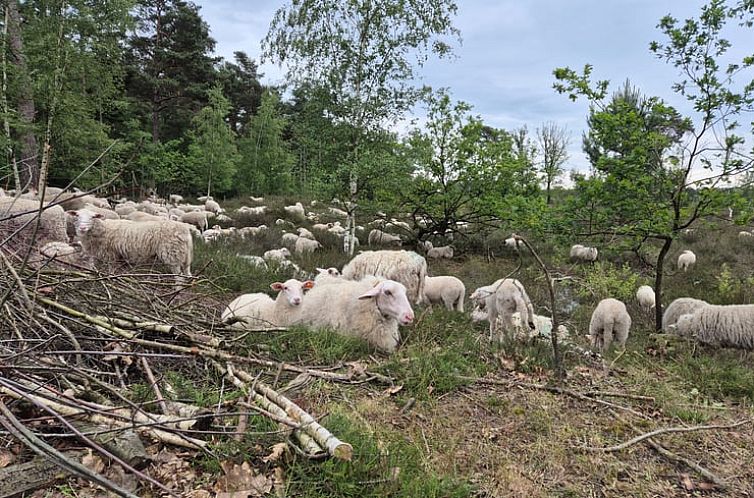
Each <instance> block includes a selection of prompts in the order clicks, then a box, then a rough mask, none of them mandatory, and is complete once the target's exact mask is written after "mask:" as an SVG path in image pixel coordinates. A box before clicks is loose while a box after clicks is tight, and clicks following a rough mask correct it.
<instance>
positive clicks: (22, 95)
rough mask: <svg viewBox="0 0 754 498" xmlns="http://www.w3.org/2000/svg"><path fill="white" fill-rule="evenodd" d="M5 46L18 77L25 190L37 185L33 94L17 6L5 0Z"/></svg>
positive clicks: (13, 0) (12, 0)
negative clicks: (6, 19)
mask: <svg viewBox="0 0 754 498" xmlns="http://www.w3.org/2000/svg"><path fill="white" fill-rule="evenodd" d="M7 7H8V45H9V47H10V55H11V61H12V63H13V65H15V66H16V69H17V72H18V75H19V85H18V117H19V120H20V121H21V126H20V129H19V130H18V132H19V135H20V141H21V157H20V159H21V161H20V162H21V165H22V166H21V171H20V172H19V176H20V180H21V185H22V186H23V187H25V188H28V187H31V186H36V185H37V183H38V182H39V161H38V160H37V153H38V150H37V137H36V136H35V135H34V129H33V125H34V117H35V115H36V109H35V107H34V90H33V85H32V82H31V78H30V76H29V71H28V68H27V64H26V55H25V54H24V43H23V40H22V38H21V14H20V13H19V11H18V2H17V1H16V0H8V2H7Z"/></svg>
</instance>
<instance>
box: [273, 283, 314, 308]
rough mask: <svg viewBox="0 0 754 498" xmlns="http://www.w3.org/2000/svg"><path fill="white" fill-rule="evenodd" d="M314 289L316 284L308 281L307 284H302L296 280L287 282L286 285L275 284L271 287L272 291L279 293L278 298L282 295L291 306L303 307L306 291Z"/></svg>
mask: <svg viewBox="0 0 754 498" xmlns="http://www.w3.org/2000/svg"><path fill="white" fill-rule="evenodd" d="M312 287H314V282H312V281H311V280H307V281H306V282H300V281H298V280H296V279H295V278H292V279H290V280H286V281H285V282H284V283H282V284H281V283H280V282H275V283H274V284H271V285H270V288H271V289H272V290H276V291H278V292H279V294H278V297H280V295H281V294H282V295H283V297H285V299H287V300H288V304H289V305H291V306H294V307H296V306H301V303H302V302H303V301H304V291H305V290H309V289H311V288H312Z"/></svg>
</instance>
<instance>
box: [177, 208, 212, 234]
mask: <svg viewBox="0 0 754 498" xmlns="http://www.w3.org/2000/svg"><path fill="white" fill-rule="evenodd" d="M179 220H180V221H181V222H182V223H188V224H189V225H193V226H195V227H196V228H198V229H199V231H201V232H203V231H205V230H206V229H207V227H208V226H209V221H207V213H206V212H205V211H192V212H190V213H185V214H184V215H183V216H181V217H180V218H179Z"/></svg>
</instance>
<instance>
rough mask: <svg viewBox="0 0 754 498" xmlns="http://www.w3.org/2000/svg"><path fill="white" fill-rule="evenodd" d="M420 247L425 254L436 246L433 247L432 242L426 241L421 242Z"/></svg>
mask: <svg viewBox="0 0 754 498" xmlns="http://www.w3.org/2000/svg"><path fill="white" fill-rule="evenodd" d="M419 247H420V248H421V249H423V250H424V252H427V251H429V250H430V249H432V248H433V247H435V246H434V245H432V242H430V241H428V240H425V241H419Z"/></svg>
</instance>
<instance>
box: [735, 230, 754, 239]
mask: <svg viewBox="0 0 754 498" xmlns="http://www.w3.org/2000/svg"><path fill="white" fill-rule="evenodd" d="M738 236H739V237H740V238H742V239H746V238H749V237H754V233H751V232H746V231H741V232H738Z"/></svg>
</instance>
